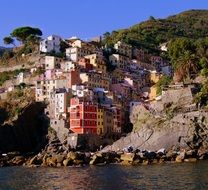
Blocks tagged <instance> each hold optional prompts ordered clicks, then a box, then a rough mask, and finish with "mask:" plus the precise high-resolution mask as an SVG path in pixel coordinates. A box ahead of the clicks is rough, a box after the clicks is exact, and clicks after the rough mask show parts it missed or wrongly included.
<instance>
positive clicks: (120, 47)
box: [114, 41, 132, 58]
mask: <svg viewBox="0 0 208 190" xmlns="http://www.w3.org/2000/svg"><path fill="white" fill-rule="evenodd" d="M114 49H115V50H116V51H117V52H118V53H119V54H122V55H125V56H127V57H129V58H132V46H131V45H128V44H126V43H124V42H121V41H118V42H117V43H116V44H115V45H114Z"/></svg>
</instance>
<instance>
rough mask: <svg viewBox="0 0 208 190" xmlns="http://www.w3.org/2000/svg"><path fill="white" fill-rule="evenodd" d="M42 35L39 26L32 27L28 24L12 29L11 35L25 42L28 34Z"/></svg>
mask: <svg viewBox="0 0 208 190" xmlns="http://www.w3.org/2000/svg"><path fill="white" fill-rule="evenodd" d="M31 35H32V36H42V31H41V30H40V29H39V28H32V27H29V26H26V27H20V28H16V29H14V30H13V32H12V33H11V36H12V37H15V38H16V39H17V40H18V41H20V42H22V43H25V42H26V40H27V38H28V37H29V36H31Z"/></svg>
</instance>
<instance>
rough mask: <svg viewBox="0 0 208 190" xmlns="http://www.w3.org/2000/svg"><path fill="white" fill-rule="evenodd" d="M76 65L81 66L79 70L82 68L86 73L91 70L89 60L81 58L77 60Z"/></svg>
mask: <svg viewBox="0 0 208 190" xmlns="http://www.w3.org/2000/svg"><path fill="white" fill-rule="evenodd" d="M78 64H79V65H80V66H81V68H84V69H86V70H88V71H89V70H93V65H92V64H90V59H87V58H81V59H79V61H78Z"/></svg>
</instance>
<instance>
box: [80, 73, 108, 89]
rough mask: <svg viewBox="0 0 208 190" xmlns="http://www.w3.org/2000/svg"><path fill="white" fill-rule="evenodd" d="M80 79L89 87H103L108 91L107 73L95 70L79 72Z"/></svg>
mask: <svg viewBox="0 0 208 190" xmlns="http://www.w3.org/2000/svg"><path fill="white" fill-rule="evenodd" d="M80 79H81V82H82V83H83V84H86V85H88V87H90V88H104V89H105V90H107V91H109V88H110V87H109V86H110V78H109V76H108V74H102V73H97V72H89V73H81V74H80Z"/></svg>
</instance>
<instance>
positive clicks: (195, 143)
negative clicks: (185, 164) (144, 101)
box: [103, 87, 208, 151]
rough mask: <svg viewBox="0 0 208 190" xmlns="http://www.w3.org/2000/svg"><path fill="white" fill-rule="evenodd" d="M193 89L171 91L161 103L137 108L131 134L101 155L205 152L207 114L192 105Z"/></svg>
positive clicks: (207, 137) (108, 147) (207, 131)
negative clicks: (179, 150) (127, 150)
mask: <svg viewBox="0 0 208 190" xmlns="http://www.w3.org/2000/svg"><path fill="white" fill-rule="evenodd" d="M191 91H192V87H191V88H190V87H188V88H181V89H180V88H179V89H178V88H177V89H170V90H168V91H166V93H164V94H163V95H162V99H161V101H157V102H155V103H152V104H150V105H139V106H137V107H135V108H134V110H133V112H132V114H131V117H130V119H131V121H132V123H133V124H134V131H133V132H132V133H130V134H128V135H127V136H126V137H123V138H121V139H120V140H118V141H116V142H115V143H113V144H112V145H111V146H107V147H105V148H104V149H103V151H109V150H111V151H118V150H122V149H124V148H127V147H129V146H132V147H133V148H134V149H140V150H144V149H145V150H151V151H157V150H159V149H161V148H165V149H170V148H172V147H173V146H175V147H178V148H185V149H186V148H187V149H200V148H205V149H207V150H208V112H207V111H205V110H198V109H197V107H196V105H195V104H193V97H192V93H191Z"/></svg>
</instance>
